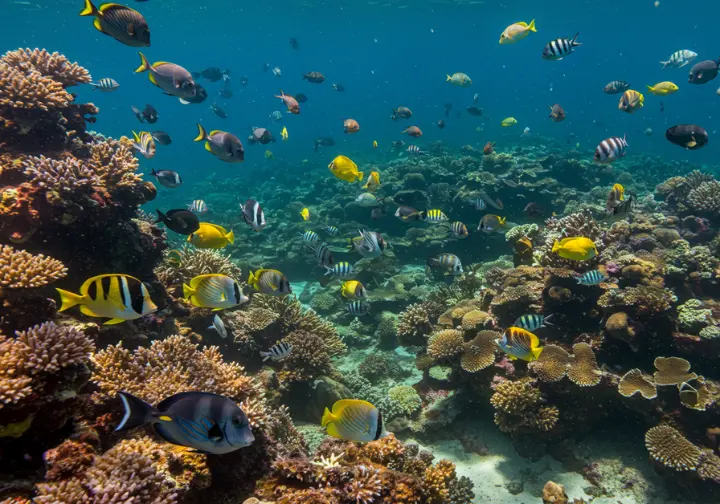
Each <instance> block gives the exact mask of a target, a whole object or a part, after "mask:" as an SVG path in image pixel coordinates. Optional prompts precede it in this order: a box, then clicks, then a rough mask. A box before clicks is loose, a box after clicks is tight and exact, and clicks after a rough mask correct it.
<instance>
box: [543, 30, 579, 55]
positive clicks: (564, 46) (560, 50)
mask: <svg viewBox="0 0 720 504" xmlns="http://www.w3.org/2000/svg"><path fill="white" fill-rule="evenodd" d="M578 35H580V33H576V34H575V36H574V37H573V38H571V39H568V38H559V39H555V40H551V41H550V42H548V43H547V45H546V46H545V48H544V49H543V53H542V57H543V59H546V60H553V61H560V60H561V59H563V58H564V57H565V56H567V55H568V54H571V53H572V52H574V51H575V48H576V47H578V46H581V45H582V44H581V43H580V42H578V41H577V38H578Z"/></svg>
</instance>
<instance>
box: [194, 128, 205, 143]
mask: <svg viewBox="0 0 720 504" xmlns="http://www.w3.org/2000/svg"><path fill="white" fill-rule="evenodd" d="M197 127H198V136H196V137H195V140H193V142H202V141H203V140H205V139H206V138H207V132H206V131H205V128H203V127H202V126H200V125H199V124H198V125H197Z"/></svg>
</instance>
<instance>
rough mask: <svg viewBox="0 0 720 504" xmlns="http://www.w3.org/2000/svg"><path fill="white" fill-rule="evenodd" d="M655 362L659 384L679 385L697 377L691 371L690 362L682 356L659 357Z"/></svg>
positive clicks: (655, 376)
mask: <svg viewBox="0 0 720 504" xmlns="http://www.w3.org/2000/svg"><path fill="white" fill-rule="evenodd" d="M654 364H655V369H656V370H657V371H655V375H654V380H655V383H656V384H657V385H679V384H681V383H685V382H688V381H690V380H694V379H695V378H697V374H695V373H691V372H690V363H689V362H688V361H687V360H685V359H683V358H681V357H657V358H656V359H655V362H654Z"/></svg>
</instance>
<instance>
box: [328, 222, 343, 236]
mask: <svg viewBox="0 0 720 504" xmlns="http://www.w3.org/2000/svg"><path fill="white" fill-rule="evenodd" d="M325 231H326V232H327V234H329V235H330V236H337V234H338V233H339V232H340V230H339V229H338V228H336V227H335V226H329V225H327V224H326V225H325Z"/></svg>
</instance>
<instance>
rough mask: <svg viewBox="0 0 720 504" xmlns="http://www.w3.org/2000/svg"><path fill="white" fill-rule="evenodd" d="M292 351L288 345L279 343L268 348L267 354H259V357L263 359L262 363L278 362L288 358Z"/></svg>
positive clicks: (291, 347)
mask: <svg viewBox="0 0 720 504" xmlns="http://www.w3.org/2000/svg"><path fill="white" fill-rule="evenodd" d="M292 350H293V346H292V345H291V344H290V343H286V342H284V341H281V342H280V343H277V344H275V345H273V346H271V347H270V350H268V351H267V352H260V356H261V357H262V358H263V362H265V361H268V360H271V361H274V362H279V361H281V360H283V359H285V358H286V357H288V356H289V355H290V354H291V353H292Z"/></svg>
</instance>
